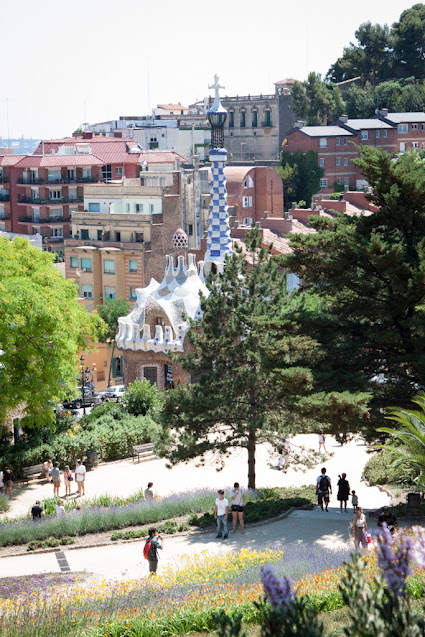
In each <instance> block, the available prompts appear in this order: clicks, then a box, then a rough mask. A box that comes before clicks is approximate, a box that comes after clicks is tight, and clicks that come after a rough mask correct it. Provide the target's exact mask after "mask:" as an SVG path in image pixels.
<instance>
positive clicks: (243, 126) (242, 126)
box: [241, 111, 246, 128]
mask: <svg viewBox="0 0 425 637" xmlns="http://www.w3.org/2000/svg"><path fill="white" fill-rule="evenodd" d="M245 126H246V111H241V128H245Z"/></svg>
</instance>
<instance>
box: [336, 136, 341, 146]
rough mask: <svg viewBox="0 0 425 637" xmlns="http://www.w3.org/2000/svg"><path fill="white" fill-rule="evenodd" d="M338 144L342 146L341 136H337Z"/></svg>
mask: <svg viewBox="0 0 425 637" xmlns="http://www.w3.org/2000/svg"><path fill="white" fill-rule="evenodd" d="M336 145H337V146H341V137H337V138H336Z"/></svg>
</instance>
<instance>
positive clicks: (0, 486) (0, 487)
mask: <svg viewBox="0 0 425 637" xmlns="http://www.w3.org/2000/svg"><path fill="white" fill-rule="evenodd" d="M3 488H4V475H3V471H1V470H0V493H3Z"/></svg>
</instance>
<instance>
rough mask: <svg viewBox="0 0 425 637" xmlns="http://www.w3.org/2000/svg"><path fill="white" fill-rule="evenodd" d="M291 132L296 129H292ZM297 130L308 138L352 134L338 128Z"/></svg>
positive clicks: (320, 127) (314, 127)
mask: <svg viewBox="0 0 425 637" xmlns="http://www.w3.org/2000/svg"><path fill="white" fill-rule="evenodd" d="M389 128H391V126H389ZM293 130H297V129H296V128H294V129H293ZM298 130H300V131H301V132H302V133H304V135H308V136H309V137H342V136H343V137H349V136H350V135H353V133H350V131H347V130H345V129H344V128H341V127H340V126H303V127H302V128H299V129H298ZM290 132H292V131H290Z"/></svg>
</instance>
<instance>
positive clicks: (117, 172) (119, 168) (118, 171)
mask: <svg viewBox="0 0 425 637" xmlns="http://www.w3.org/2000/svg"><path fill="white" fill-rule="evenodd" d="M115 177H122V166H115Z"/></svg>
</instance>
